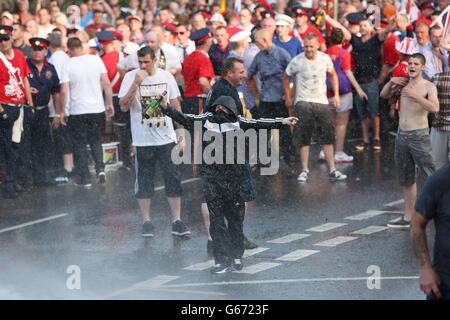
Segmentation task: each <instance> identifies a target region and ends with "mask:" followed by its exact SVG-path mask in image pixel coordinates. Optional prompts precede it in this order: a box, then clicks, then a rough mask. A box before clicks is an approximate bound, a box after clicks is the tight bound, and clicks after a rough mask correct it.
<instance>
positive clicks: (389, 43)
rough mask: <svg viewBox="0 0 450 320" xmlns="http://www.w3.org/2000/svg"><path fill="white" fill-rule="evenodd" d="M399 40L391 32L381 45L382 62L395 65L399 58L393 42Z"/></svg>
mask: <svg viewBox="0 0 450 320" xmlns="http://www.w3.org/2000/svg"><path fill="white" fill-rule="evenodd" d="M397 42H400V39H399V37H397V36H396V35H395V34H391V35H390V36H389V37H388V38H387V40H386V41H385V43H384V45H383V63H384V64H387V65H390V66H395V65H396V64H397V62H398V61H399V60H400V52H398V51H397V49H396V48H395V44H396V43H397Z"/></svg>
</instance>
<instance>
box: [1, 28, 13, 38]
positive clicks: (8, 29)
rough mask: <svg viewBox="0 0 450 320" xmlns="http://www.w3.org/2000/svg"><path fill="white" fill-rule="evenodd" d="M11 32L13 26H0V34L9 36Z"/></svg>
mask: <svg viewBox="0 0 450 320" xmlns="http://www.w3.org/2000/svg"><path fill="white" fill-rule="evenodd" d="M12 32H13V27H11V26H0V36H11V34H12Z"/></svg>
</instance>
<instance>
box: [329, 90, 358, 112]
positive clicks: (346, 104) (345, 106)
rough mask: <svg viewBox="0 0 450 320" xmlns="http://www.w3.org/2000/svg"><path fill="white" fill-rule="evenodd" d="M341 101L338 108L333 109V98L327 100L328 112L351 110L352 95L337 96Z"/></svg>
mask: <svg viewBox="0 0 450 320" xmlns="http://www.w3.org/2000/svg"><path fill="white" fill-rule="evenodd" d="M339 98H340V100H341V104H340V106H339V107H338V108H335V107H334V105H333V98H329V99H328V103H329V105H330V110H331V111H333V112H338V113H339V112H347V111H350V110H352V109H353V93H351V92H349V93H344V94H343V95H341V96H339Z"/></svg>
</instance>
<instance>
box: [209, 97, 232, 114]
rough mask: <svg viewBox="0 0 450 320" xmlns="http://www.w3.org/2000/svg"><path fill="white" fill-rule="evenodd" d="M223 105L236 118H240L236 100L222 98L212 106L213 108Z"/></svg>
mask: <svg viewBox="0 0 450 320" xmlns="http://www.w3.org/2000/svg"><path fill="white" fill-rule="evenodd" d="M219 104H220V105H222V106H224V107H226V108H228V109H229V110H230V111H231V112H233V114H234V115H235V116H238V115H239V113H238V110H237V107H236V102H234V99H233V98H231V97H229V96H220V97H218V98H217V99H216V101H214V103H213V104H212V105H211V107H215V106H217V105H219Z"/></svg>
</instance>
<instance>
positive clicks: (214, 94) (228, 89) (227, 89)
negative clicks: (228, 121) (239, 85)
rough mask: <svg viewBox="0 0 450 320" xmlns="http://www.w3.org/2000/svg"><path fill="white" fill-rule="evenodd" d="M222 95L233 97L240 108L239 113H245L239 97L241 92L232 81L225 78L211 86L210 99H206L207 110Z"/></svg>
mask: <svg viewBox="0 0 450 320" xmlns="http://www.w3.org/2000/svg"><path fill="white" fill-rule="evenodd" d="M220 96H229V97H232V98H233V100H234V102H235V103H236V107H237V109H238V112H239V115H242V114H243V107H242V103H241V99H240V98H239V93H238V91H237V90H236V88H235V87H233V85H232V84H231V83H229V82H228V81H227V80H225V79H223V78H222V79H220V80H219V81H217V82H216V83H215V84H214V85H213V86H212V88H211V90H210V92H209V93H208V99H207V100H206V106H207V110H208V111H209V107H210V106H211V104H213V103H214V101H216V100H217V98H219V97H220Z"/></svg>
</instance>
